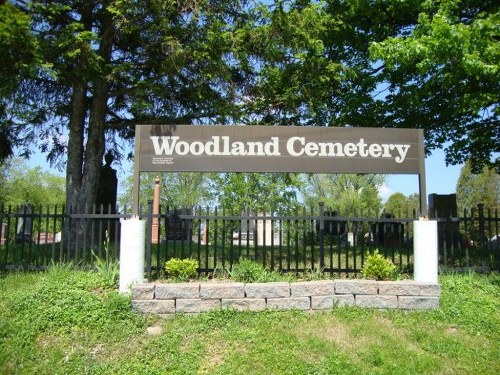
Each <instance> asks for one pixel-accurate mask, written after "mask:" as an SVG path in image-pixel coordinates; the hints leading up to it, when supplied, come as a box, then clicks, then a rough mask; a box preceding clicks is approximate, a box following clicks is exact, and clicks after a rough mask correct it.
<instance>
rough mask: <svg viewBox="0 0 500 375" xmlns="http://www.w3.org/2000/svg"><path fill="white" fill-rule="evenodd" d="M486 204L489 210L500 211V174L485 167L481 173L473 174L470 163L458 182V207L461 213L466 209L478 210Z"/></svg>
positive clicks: (463, 169) (463, 168)
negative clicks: (479, 206)
mask: <svg viewBox="0 0 500 375" xmlns="http://www.w3.org/2000/svg"><path fill="white" fill-rule="evenodd" d="M479 203H482V204H484V208H485V214H486V215H487V210H488V209H490V210H492V214H493V212H494V210H495V209H500V174H498V173H496V172H495V170H494V169H492V168H488V167H484V168H483V170H482V171H481V173H478V174H474V173H472V170H471V166H470V163H466V164H465V165H464V166H463V167H462V169H461V171H460V176H459V178H458V181H457V206H458V209H459V212H463V210H464V209H467V210H470V209H471V208H473V209H477V204H479Z"/></svg>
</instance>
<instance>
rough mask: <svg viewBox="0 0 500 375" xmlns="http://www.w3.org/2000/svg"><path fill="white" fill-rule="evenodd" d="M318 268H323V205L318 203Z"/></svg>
mask: <svg viewBox="0 0 500 375" xmlns="http://www.w3.org/2000/svg"><path fill="white" fill-rule="evenodd" d="M319 268H320V270H323V268H325V203H324V202H319Z"/></svg>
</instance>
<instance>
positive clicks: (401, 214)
mask: <svg viewBox="0 0 500 375" xmlns="http://www.w3.org/2000/svg"><path fill="white" fill-rule="evenodd" d="M384 212H386V213H388V214H391V215H394V217H395V218H410V217H414V215H418V213H419V212H420V202H419V196H418V194H411V195H410V196H408V197H407V196H405V195H404V194H403V193H394V194H391V195H390V197H389V198H388V199H387V201H386V202H385V204H384Z"/></svg>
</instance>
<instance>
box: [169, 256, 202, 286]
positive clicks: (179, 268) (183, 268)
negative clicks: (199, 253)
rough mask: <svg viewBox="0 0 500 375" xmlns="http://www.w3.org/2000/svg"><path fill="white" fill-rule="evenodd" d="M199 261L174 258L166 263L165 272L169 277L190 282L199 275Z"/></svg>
mask: <svg viewBox="0 0 500 375" xmlns="http://www.w3.org/2000/svg"><path fill="white" fill-rule="evenodd" d="M198 267H199V264H198V261H197V260H196V259H179V258H172V259H170V260H169V261H168V262H166V263H165V270H166V271H167V274H168V276H169V277H172V278H173V279H175V280H178V281H188V280H189V279H190V278H191V277H195V276H196V275H197V273H198Z"/></svg>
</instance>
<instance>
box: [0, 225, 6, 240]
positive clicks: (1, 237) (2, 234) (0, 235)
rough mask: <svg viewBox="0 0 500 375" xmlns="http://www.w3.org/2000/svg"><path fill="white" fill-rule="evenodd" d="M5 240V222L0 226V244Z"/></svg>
mask: <svg viewBox="0 0 500 375" xmlns="http://www.w3.org/2000/svg"><path fill="white" fill-rule="evenodd" d="M6 242H7V224H5V223H2V226H1V227H0V245H3V244H4V243H6Z"/></svg>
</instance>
